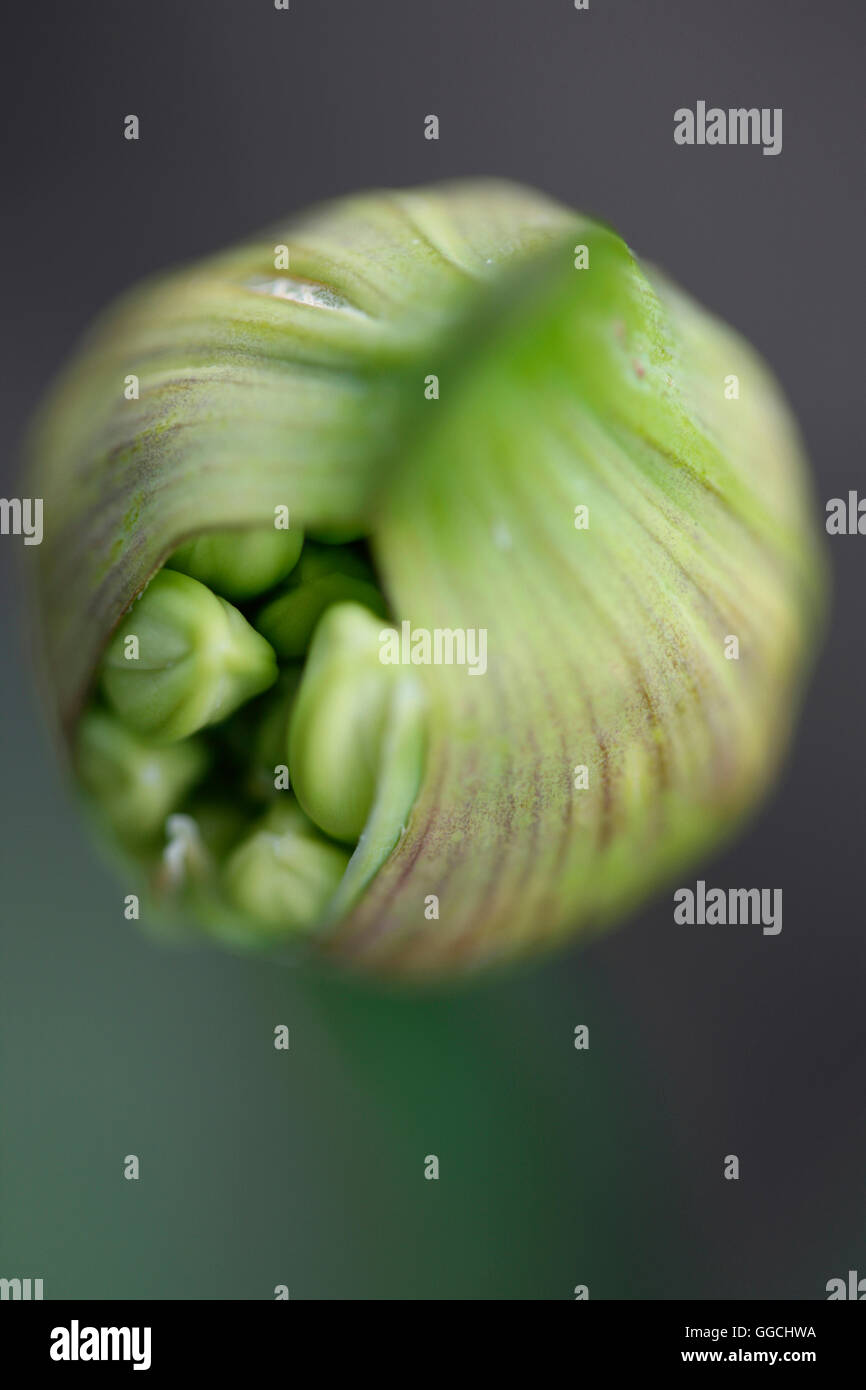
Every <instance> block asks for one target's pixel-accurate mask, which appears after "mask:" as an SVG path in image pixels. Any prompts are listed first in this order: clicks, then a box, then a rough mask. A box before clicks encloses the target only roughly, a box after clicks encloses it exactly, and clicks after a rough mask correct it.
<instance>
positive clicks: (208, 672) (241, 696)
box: [102, 570, 277, 743]
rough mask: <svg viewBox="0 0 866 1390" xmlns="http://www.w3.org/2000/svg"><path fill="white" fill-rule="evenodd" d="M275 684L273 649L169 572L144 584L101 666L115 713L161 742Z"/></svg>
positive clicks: (198, 588) (217, 602)
mask: <svg viewBox="0 0 866 1390" xmlns="http://www.w3.org/2000/svg"><path fill="white" fill-rule="evenodd" d="M276 679H277V663H276V661H275V659H274V653H273V650H272V649H271V647H270V646H269V645H268V643H267V642H266V641H265V640H264V638H263V637H260V636H259V634H258V633H257V632H256V631H255V629H254V628H252V627H250V624H249V623H248V622H247V620H246V618H245V617H244V616H243V614H242V613H240V612H239V611H238V609H237V608H233V607H232V605H231V604H230V603H227V602H226V601H225V599H221V598H219V597H217V595H215V594H213V593H211V591H210V589H208V588H206V587H205V586H204V584H200V583H199V582H198V580H197V579H190V578H189V576H188V575H185V574H177V573H175V572H174V571H173V570H161V571H160V573H159V574H157V575H155V576H154V578H153V579H152V580H151V582H150V584H149V585H148V587H147V589H146V590H145V592H144V593H143V594H142V596H141V598H140V599H139V600H138V602H137V603H136V604H135V606H134V608H133V609H132V611H131V612H130V613H129V615H128V618H127V621H126V623H125V624H124V625H123V627H122V628H121V629H120V630H119V631H118V632H117V634H116V635H115V637H114V639H113V640H112V642H111V645H110V646H109V648H108V651H107V652H106V654H105V660H104V662H103V667H102V687H103V690H104V692H105V696H106V698H107V700H108V701H109V704H110V705H111V706H112V708H113V709H114V711H115V713H116V714H117V715H118V716H119V717H120V718H121V719H122V720H123V722H124V723H125V724H127V725H128V726H129V728H131V729H134V730H135V731H136V732H137V733H140V734H144V735H146V736H147V737H148V738H151V739H154V740H156V741H159V742H161V743H172V742H174V741H175V740H177V739H180V738H187V737H188V736H189V735H190V734H193V733H195V732H196V731H197V730H199V729H203V728H204V727H205V726H206V725H208V724H214V723H216V722H218V721H221V720H223V719H225V718H227V716H228V715H230V714H231V713H232V711H233V710H235V709H237V707H238V706H239V705H241V704H243V703H244V701H245V700H249V699H251V698H252V697H253V696H254V695H258V694H260V692H261V691H263V690H267V688H268V686H270V685H273V683H274V681H275V680H276Z"/></svg>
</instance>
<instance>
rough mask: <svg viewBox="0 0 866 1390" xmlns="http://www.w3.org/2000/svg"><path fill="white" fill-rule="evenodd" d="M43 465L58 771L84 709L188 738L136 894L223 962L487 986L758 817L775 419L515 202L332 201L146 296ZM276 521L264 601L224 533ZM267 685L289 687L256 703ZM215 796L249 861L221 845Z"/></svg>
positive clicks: (430, 196) (48, 413)
mask: <svg viewBox="0 0 866 1390" xmlns="http://www.w3.org/2000/svg"><path fill="white" fill-rule="evenodd" d="M277 242H279V243H281V244H282V243H284V244H285V245H286V246H287V247H288V248H289V252H290V263H291V267H292V271H291V275H285V276H278V277H277V278H276V279H275V277H274V269H273V247H274V245H275V243H277ZM576 247H579V249H580V255H579V256H578V255H576V254H575V248H576ZM129 373H134V374H135V375H136V376H137V377H138V379H139V381H140V387H141V389H140V397H139V399H137V400H135V401H129V400H125V399H123V398H122V396H121V392H120V391H119V384H120V383H121V382H122V381H123V380H124V378H125V377H126V375H127V374H129ZM731 381H736V383H737V388H738V389H737V391H736V393H734V394H733V395H732V394H729V393H727V392H726V384H727V383H728V382H731ZM33 459H34V461H33V467H32V474H31V477H30V478H29V480H28V490H29V491H30V492H32V494H33V495H34V496H39V497H42V498H43V499H44V518H45V520H44V536H43V543H42V545H41V546H40V547H38V553H37V555H35V556H34V564H35V565H36V566H37V567H38V576H37V582H36V588H37V596H36V597H37V604H36V607H37V611H38V613H39V616H40V624H41V646H42V649H43V656H44V667H45V670H46V671H47V673H48V684H49V688H50V691H51V694H52V707H53V709H54V711H55V714H56V716H57V719H58V721H59V723H60V726H61V729H62V731H63V733H64V734H65V736H66V738H67V739H68V740H69V741H70V742H71V743H74V742H75V740H76V736H77V731H78V728H79V725H80V722H81V719H82V715H83V714H84V715H85V716H86V714H87V711H88V709H90V708H91V701H92V700H93V696H94V690H96V689H98V688H99V686H100V683H101V686H102V689H103V690H104V692H105V695H106V698H107V699H108V701H109V703H110V704H111V705H112V708H113V710H114V711H115V712H116V714H117V716H118V718H119V719H121V720H122V721H123V723H124V724H128V725H129V727H130V728H131V729H133V730H135V731H137V732H138V733H139V734H142V735H146V736H147V737H148V738H151V739H153V740H156V741H159V742H168V741H171V740H181V739H183V738H184V737H185V736H187V735H189V734H192V733H194V732H195V731H197V730H202V733H201V735H200V737H201V738H202V739H203V740H204V741H205V742H206V744H207V746H208V748H209V750H210V755H211V759H212V763H211V767H210V770H209V771H208V772H207V773H206V775H205V776H204V777H203V779H202V781H201V783H198V782H197V783H196V784H195V786H193V787H192V789H191V791H190V790H189V789H188V788H187V787H186V786H184V790H183V792H179V794H178V799H177V803H176V804H175V805H174V806H173V807H171V808H168V807H167V805H166V800H167V798H166V799H163V800H162V801H161V802H160V814H162V812H163V811H166V825H167V826H169V825H170V826H173V827H174V831H173V832H171V833H170V834H169V842H168V844H167V846H166V849H165V850H164V851H163V854H162V858H161V859H160V860H159V862H157V863H155V862H154V859H153V854H152V852H151V851H150V849H149V848H148V849H146V850H145V849H143V850H142V853H141V855H140V859H141V862H142V868H143V870H144V871H146V873H147V875H148V877H149V880H150V881H151V882H154V883H156V884H157V887H158V889H160V888H161V887H162V886H163V885H164V891H165V894H166V895H167V896H170V895H171V894H172V893H174V895H175V898H176V899H177V897H178V894H180V897H181V898H182V901H183V902H184V904H186V905H187V906H188V909H189V911H190V912H191V913H192V914H194V915H195V916H196V918H197V919H198V920H200V921H201V922H202V923H203V925H204V926H205V929H206V930H208V931H209V932H210V933H211V934H212V935H213V936H214V937H216V938H218V939H220V940H226V941H231V942H232V943H241V942H243V941H244V940H249V941H255V942H261V941H262V940H263V939H264V940H266V941H268V942H270V941H274V942H276V941H278V940H279V939H280V937H281V935H282V936H285V937H301V938H303V939H304V940H305V941H307V942H309V943H310V945H311V947H314V948H316V949H317V950H319V951H320V952H322V953H324V954H326V955H330V956H332V957H334V958H335V959H337V960H339V961H343V962H345V961H348V962H351V963H352V964H355V965H358V966H359V967H360V966H363V967H365V968H368V969H371V970H376V971H381V972H387V973H390V974H393V975H401V976H420V975H431V974H438V975H448V974H452V973H455V972H459V971H468V970H471V969H478V968H481V967H483V966H486V965H489V964H491V963H493V962H502V961H507V960H511V959H513V958H515V957H516V956H518V955H520V954H521V953H524V952H527V951H528V950H530V949H540V948H543V947H547V946H550V945H551V944H553V943H555V942H557V941H560V940H562V939H563V938H565V937H566V936H569V935H577V934H579V933H581V932H582V933H588V932H590V931H593V930H595V929H596V928H597V927H598V926H600V925H602V924H604V923H607V922H611V921H613V920H615V919H616V918H617V917H621V916H622V915H623V914H624V913H625V912H627V911H629V910H632V909H634V907H635V906H636V905H637V904H639V903H640V902H641V901H642V900H643V899H644V898H645V897H646V895H647V894H648V893H650V892H652V891H653V890H655V889H656V888H657V887H658V886H660V885H661V884H663V883H664V882H666V881H668V880H670V878H671V876H672V875H674V874H677V875H679V874H682V873H684V872H686V871H687V869H688V868H689V866H691V865H692V864H693V863H694V862H695V861H700V858H701V856H704V855H707V854H709V853H710V852H712V851H713V850H714V849H715V848H716V847H717V846H718V845H719V844H720V843H722V842H723V841H724V840H725V839H726V838H728V837H729V836H730V835H732V834H733V833H734V832H735V830H736V829H737V828H738V827H739V826H740V825H741V823H742V822H743V820H744V818H745V817H746V815H747V814H748V813H749V812H750V811H751V810H752V809H753V808H754V807H755V805H756V804H757V803H758V802H759V801H760V799H761V798H762V797H763V796H764V795H765V793H766V791H767V789H768V788H769V787H770V786H771V785H772V782H773V779H774V776H775V773H776V770H777V768H778V766H779V763H780V760H781V759H782V757H783V755H784V753H785V750H786V748H787V746H788V743H789V740H790V736H791V731H792V728H793V726H794V721H795V718H796V714H797V710H798V707H799V704H800V699H801V695H802V690H803V686H804V682H805V678H806V675H807V673H808V670H809V668H810V666H811V664H812V662H813V660H814V655H815V649H816V644H817V641H818V636H819V632H820V625H821V619H822V615H823V611H824V607H825V592H826V584H825V575H824V565H823V558H822V553H821V549H820V545H819V534H820V532H819V528H818V526H817V524H816V520H815V516H814V508H813V502H812V497H811V489H810V484H809V478H808V470H807V466H806V461H805V458H804V455H803V450H802V446H801V442H800V439H799V436H798V433H797V429H796V425H795V423H794V421H793V419H792V417H791V414H790V412H789V410H788V407H787V405H786V403H785V401H784V399H783V398H782V396H781V393H780V391H779V388H778V386H777V384H776V382H775V381H774V379H773V377H772V376H771V374H770V372H769V371H768V369H767V368H766V366H765V365H764V364H763V363H762V362H761V360H760V359H759V358H758V357H757V355H756V354H755V353H754V352H753V351H752V350H751V349H750V348H749V346H748V345H747V344H746V343H744V342H743V341H742V339H741V338H739V337H738V336H737V335H736V334H735V333H734V332H733V331H732V330H730V329H728V328H726V327H725V326H724V325H723V324H721V323H720V322H718V321H717V320H716V319H714V318H712V317H710V316H709V315H708V314H707V313H706V312H705V311H704V310H702V309H701V308H700V307H699V306H698V305H696V304H695V303H694V302H693V301H692V300H690V299H689V298H687V297H686V296H685V295H684V294H682V293H681V292H680V291H679V290H677V289H676V288H675V287H674V286H673V285H672V284H671V283H670V282H669V281H668V280H667V279H666V278H665V277H664V276H663V275H661V274H660V273H658V272H657V271H655V270H654V269H652V268H649V267H646V266H643V265H641V264H640V263H639V262H638V261H637V260H636V259H635V257H634V256H633V255H632V253H631V252H630V251H629V249H628V247H627V246H626V245H625V244H624V243H623V242H622V241H621V240H620V239H619V238H618V237H617V236H616V235H615V234H614V233H613V232H612V231H611V230H610V229H608V228H606V227H604V226H602V225H600V224H598V223H594V222H591V221H589V220H588V219H586V218H584V217H581V216H580V215H578V214H576V213H573V212H571V211H570V210H569V209H567V208H564V207H562V206H560V205H558V204H556V203H553V202H551V201H550V200H549V199H547V198H544V197H543V196H542V195H540V194H537V193H534V192H532V191H531V190H527V189H521V188H519V187H516V186H514V185H511V184H502V183H496V182H475V181H473V182H468V183H463V184H456V185H447V186H444V187H439V188H432V189H423V190H417V191H409V192H406V191H403V192H399V193H391V194H388V193H377V194H371V195H369V196H363V197H352V198H349V199H345V200H342V201H340V202H338V203H335V204H329V205H327V206H326V207H323V208H319V209H315V210H313V211H312V212H311V213H309V214H307V215H306V216H304V217H303V218H301V219H299V220H296V221H295V222H293V223H292V224H290V225H288V226H285V227H282V226H281V227H279V228H276V229H274V228H272V229H270V230H269V231H268V232H267V233H266V234H263V235H262V236H261V237H260V238H258V239H252V240H249V241H246V242H245V243H244V244H243V245H242V246H240V247H238V248H236V249H231V250H229V251H226V252H224V253H221V254H219V255H217V256H212V257H209V258H208V259H207V260H205V261H203V262H202V263H201V264H200V265H197V266H193V267H192V268H187V269H184V270H181V271H179V272H177V273H175V274H172V275H170V276H167V277H166V278H165V279H164V280H163V281H162V282H159V283H157V284H154V283H150V284H148V285H146V286H145V287H143V288H142V289H140V290H138V291H135V292H133V293H132V294H130V295H129V296H127V297H126V298H125V299H124V300H123V301H121V303H120V304H119V306H117V307H116V308H115V309H113V310H112V311H110V312H109V314H108V315H106V316H105V317H104V318H103V320H102V322H101V324H99V325H97V327H96V329H95V330H94V331H93V332H92V333H91V335H90V336H89V338H88V340H87V343H86V344H85V346H84V347H83V348H82V350H81V352H80V353H79V354H78V356H77V357H76V358H75V359H74V360H73V362H72V364H71V365H70V367H69V368H68V369H67V371H66V372H65V373H64V376H63V377H62V379H61V381H60V383H59V384H58V386H57V388H56V390H55V392H54V394H53V396H52V399H51V401H50V403H49V405H48V407H47V408H46V410H45V411H44V412H43V415H42V417H41V419H40V422H39V425H38V428H37V430H36V432H35V434H34V440H33ZM280 505H283V506H286V507H288V508H290V509H291V517H292V524H293V526H294V525H295V524H297V526H298V528H299V530H298V537H297V538H299V536H300V532H301V531H302V532H303V534H304V535H305V536H307V537H312V538H313V541H314V542H315V541H316V540H318V541H321V542H324V543H326V545H327V549H321V548H319V547H318V546H316V545H315V544H312V545H311V544H309V543H307V544H306V545H305V547H304V550H303V551H302V552H301V557H300V559H299V560H298V561H297V564H296V565H295V567H294V568H293V569H291V570H290V571H289V572H288V573H287V574H286V573H285V572H284V573H283V574H282V576H281V577H278V570H279V569H280V566H281V565H282V560H281V561H280V564H279V565H277V563H276V560H275V559H274V557H273V556H271V555H268V554H266V550H267V548H268V547H269V546H270V544H271V541H272V540H273V537H271V536H270V535H269V536H268V540H267V544H266V543H265V541H264V540H263V539H259V540H256V539H254V538H253V530H250V532H249V538H250V547H251V548H250V549H249V550H247V551H246V552H245V559H244V560H243V563H240V562H238V563H237V564H235V561H236V560H237V556H238V554H239V552H237V551H235V552H231V551H228V552H227V551H226V550H225V549H224V547H225V545H226V544H228V543H229V542H230V538H229V537H227V536H226V535H225V532H226V530H227V528H231V527H249V528H256V529H258V531H259V536H260V538H261V537H262V536H263V533H264V531H265V530H266V528H268V527H269V526H270V525H271V523H272V520H273V517H274V516H275V514H276V513H275V508H276V507H278V506H280ZM190 536H196V537H198V538H199V539H198V541H197V543H196V546H197V547H198V548H196V546H194V547H193V551H194V555H193V556H192V560H190V558H189V556H190V554H191V552H189V550H188V545H187V542H188V538H189V537H190ZM297 538H296V539H297ZM359 538H363V541H361V540H360V539H359ZM341 543H342V544H341ZM350 543H351V544H350ZM260 545H261V547H262V548H261V551H259V546H260ZM178 547H181V551H182V553H181V557H180V562H181V563H182V564H183V563H186V564H188V565H189V566H190V568H191V569H193V568H194V572H195V574H196V575H200V576H201V577H203V578H207V580H208V583H209V584H212V585H213V586H214V588H215V589H218V590H219V589H220V588H222V589H224V590H225V592H226V593H228V592H229V586H231V585H233V584H234V585H237V583H238V582H242V581H243V579H244V576H245V575H251V574H252V573H253V571H255V573H256V576H257V578H256V583H255V586H253V587H250V588H248V589H247V588H245V589H244V591H243V593H244V596H245V597H255V600H256V611H255V616H254V621H255V625H256V628H258V631H255V630H254V629H253V628H252V627H250V625H249V624H248V623H247V621H246V619H245V618H243V617H242V616H241V615H240V614H239V613H238V612H237V610H235V609H233V608H231V607H230V606H229V604H228V603H227V602H225V600H224V599H223V598H217V597H216V596H215V594H214V593H212V592H211V591H210V589H209V588H208V587H205V585H203V584H202V583H200V582H199V581H198V579H196V578H191V577H188V576H187V575H185V574H181V573H178V572H173V571H172V570H169V569H162V568H161V566H163V565H165V563H166V561H167V560H169V557H172V556H173V555H174V556H175V559H174V560H171V563H172V564H175V563H176V562H177V559H176V552H177V550H178ZM201 555H204V556H205V557H207V563H205V561H204V560H202V561H201V562H200V561H199V558H198V557H199V556H201ZM232 556H234V558H232ZM284 558H285V557H284ZM199 563H201V568H198V565H199ZM148 581H150V582H149V583H148ZM145 586H147V587H145ZM263 586H264V587H263ZM142 591H144V592H143V596H142V597H141V598H140V599H139V601H138V602H136V603H134V602H133V601H134V600H135V599H136V596H137V595H139V594H142ZM231 593H232V595H233V596H240V591H239V590H238V589H237V588H236V587H234V588H231ZM131 605H132V606H131ZM130 606H131V607H130ZM374 615H377V616H374ZM112 634H113V635H112ZM129 635H136V636H137V637H138V642H139V648H140V652H139V659H138V661H137V662H136V661H132V660H130V659H129V652H128V651H127V649H126V645H125V643H126V638H127V637H128V636H129ZM275 653H276V658H279V659H280V660H281V661H284V662H285V661H290V662H292V663H293V665H292V666H291V667H289V668H288V671H289V672H291V671H292V670H295V669H296V666H295V663H297V664H298V665H299V666H300V664H301V663H302V666H301V675H300V684H299V686H298V689H297V691H296V692H293V691H292V690H291V689H287V691H286V692H284V693H283V698H280V699H278V698H277V690H276V689H275V691H274V700H273V702H272V701H271V700H269V699H262V700H257V699H256V698H255V697H256V696H257V695H258V694H259V693H260V692H264V691H265V690H268V689H270V687H272V686H273V685H274V682H275V680H276V671H277V667H276V658H275ZM290 683H291V678H290V677H289V676H288V675H287V684H290ZM235 710H237V711H238V713H237V714H236V715H235V717H234V719H232V718H230V716H231V715H232V713H233V711H235ZM287 726H288V736H287V735H286V728H287ZM280 741H282V748H280V747H279V744H280ZM275 747H276V752H275ZM264 752H266V753H267V756H266V758H264V759H263V756H262V755H263V753H264ZM271 757H274V759H275V762H274V766H276V767H280V766H281V764H282V761H283V760H284V761H285V764H286V770H287V773H288V777H289V781H290V783H291V791H289V790H288V789H287V788H286V787H284V786H282V785H278V783H279V777H277V778H276V779H275V785H274V786H273V789H271V788H270V787H269V786H268V785H267V776H268V766H269V763H270V758H271ZM263 772H264V781H263V780H262V773H263ZM181 782H183V779H181ZM293 795H295V796H297V799H298V802H299V803H300V806H301V807H303V812H304V814H305V817H306V818H308V819H306V818H305V819H303V820H301V819H299V817H300V816H301V812H300V811H299V810H298V808H297V807H295V806H293V803H292V801H291V797H292V796H293ZM263 796H268V797H270V798H271V799H272V802H273V810H272V811H271V812H269V815H270V816H271V817H272V819H270V820H269V821H268V822H267V824H266V825H261V826H260V825H259V824H258V823H257V820H256V819H254V818H255V817H257V816H258V815H259V814H260V808H261V798H262V797H263ZM209 799H215V801H216V803H217V804H222V805H225V804H226V803H228V804H230V805H232V806H233V807H234V808H235V809H236V811H237V813H238V815H239V816H241V817H245V818H247V825H246V831H245V833H243V834H241V835H240V838H238V836H237V825H235V826H234V828H233V830H232V833H231V836H230V837H228V838H226V837H223V838H222V839H220V838H219V837H217V839H215V840H214V841H213V843H212V844H210V843H208V841H207V836H206V835H205V833H204V831H203V830H202V829H201V827H200V826H199V823H198V822H197V821H196V815H195V807H196V806H198V805H202V806H204V805H205V804H207V802H208V800H209ZM280 818H283V819H280ZM154 820H155V812H154V813H153V815H152V816H151V818H150V821H149V823H150V824H153V822H154ZM310 822H311V823H312V827H313V828H312V829H311V825H310ZM203 824H204V818H203V820H202V825H203ZM333 841H340V842H341V845H340V847H338V846H337V845H336V844H335V843H333ZM350 848H351V855H349V853H348V850H349V849H350ZM184 892H185V893H186V896H184ZM263 929H264V930H263Z"/></svg>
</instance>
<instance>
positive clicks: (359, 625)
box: [289, 603, 399, 844]
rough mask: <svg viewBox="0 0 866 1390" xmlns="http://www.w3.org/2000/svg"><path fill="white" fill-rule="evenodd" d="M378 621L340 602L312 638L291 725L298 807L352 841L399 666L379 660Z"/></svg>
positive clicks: (365, 810) (367, 797) (363, 812)
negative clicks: (299, 804) (384, 663)
mask: <svg viewBox="0 0 866 1390" xmlns="http://www.w3.org/2000/svg"><path fill="white" fill-rule="evenodd" d="M380 631H381V624H380V622H379V620H378V619H377V618H376V617H375V616H374V614H372V613H371V612H369V610H368V609H366V608H362V607H360V606H359V605H358V604H355V603H341V604H337V605H336V606H335V607H333V608H330V609H329V610H328V612H327V613H326V614H325V615H324V617H323V618H322V620H321V622H320V623H319V626H318V627H317V628H316V632H315V635H314V637H313V641H312V645H311V647H310V653H309V656H308V657H307V664H306V666H305V667H304V674H303V676H302V678H301V685H300V689H299V691H298V694H297V697H296V700H295V706H294V709H293V711H292V717H291V722H290V725H289V769H290V774H291V779H292V788H293V790H294V792H295V795H296V796H297V798H298V801H299V802H300V803H301V806H302V807H303V808H304V810H305V811H306V812H307V814H308V815H309V816H310V817H311V818H312V819H313V820H314V821H315V822H316V824H317V825H318V826H320V827H321V829H322V830H324V831H325V833H326V834H328V835H331V836H333V838H334V839H335V840H343V841H345V842H346V843H347V844H354V843H355V842H356V841H357V840H358V838H359V837H360V834H361V831H362V830H363V829H364V825H365V822H366V820H367V816H368V815H369V813H370V808H371V807H372V805H373V798H374V795H375V791H376V782H377V777H378V773H379V766H380V759H381V751H382V744H383V736H384V733H385V728H386V724H387V721H388V714H389V708H390V703H391V700H392V698H393V695H394V692H395V690H396V689H397V685H398V681H399V668H397V667H395V666H387V665H383V664H382V662H381V661H380V660H379V653H380V650H381V644H380V641H379V633H380Z"/></svg>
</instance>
